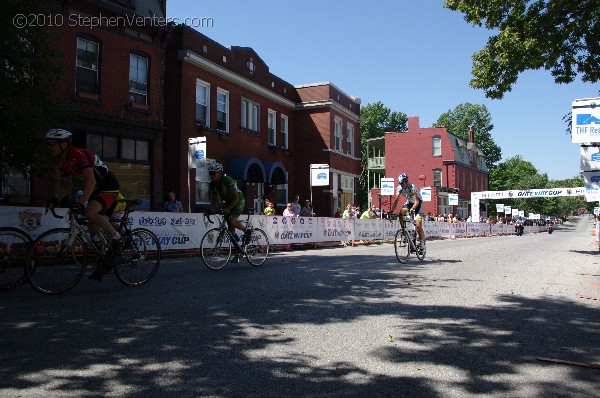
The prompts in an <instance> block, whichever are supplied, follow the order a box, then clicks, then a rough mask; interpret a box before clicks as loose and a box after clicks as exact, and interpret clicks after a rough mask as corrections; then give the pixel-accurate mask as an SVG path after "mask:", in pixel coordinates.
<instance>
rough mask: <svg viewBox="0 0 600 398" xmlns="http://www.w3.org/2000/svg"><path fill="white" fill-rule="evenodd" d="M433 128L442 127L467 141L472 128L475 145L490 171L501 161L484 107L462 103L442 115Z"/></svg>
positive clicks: (489, 119)
mask: <svg viewBox="0 0 600 398" xmlns="http://www.w3.org/2000/svg"><path fill="white" fill-rule="evenodd" d="M434 126H437V127H439V126H444V127H446V129H448V132H450V133H452V134H454V135H455V136H457V137H459V138H461V139H463V140H465V141H468V140H469V126H473V131H474V133H475V145H477V147H478V148H479V149H481V151H482V152H483V154H484V155H485V160H486V164H487V166H488V167H489V168H490V169H493V168H494V166H495V165H496V164H497V163H498V162H499V161H500V160H501V159H502V150H501V149H500V147H499V146H498V145H497V144H496V143H495V142H494V140H493V138H492V135H491V134H490V132H491V131H492V129H493V128H494V125H493V124H492V117H491V115H490V112H489V111H488V109H487V107H486V106H485V105H477V104H470V103H464V104H460V105H458V106H457V107H456V108H454V109H453V110H449V111H448V112H445V113H442V115H440V117H439V118H438V120H437V121H436V122H435V123H434Z"/></svg>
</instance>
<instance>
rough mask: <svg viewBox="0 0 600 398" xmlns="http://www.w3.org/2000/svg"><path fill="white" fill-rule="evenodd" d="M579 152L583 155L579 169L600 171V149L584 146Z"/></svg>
mask: <svg viewBox="0 0 600 398" xmlns="http://www.w3.org/2000/svg"><path fill="white" fill-rule="evenodd" d="M579 152H580V154H581V158H580V162H579V168H580V169H581V171H594V170H600V147H598V146H596V144H594V145H586V144H582V145H581V147H580V149H579Z"/></svg>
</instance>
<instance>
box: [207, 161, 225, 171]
mask: <svg viewBox="0 0 600 398" xmlns="http://www.w3.org/2000/svg"><path fill="white" fill-rule="evenodd" d="M208 171H209V172H211V171H223V165H222V164H221V163H219V162H214V163H211V164H209V165H208Z"/></svg>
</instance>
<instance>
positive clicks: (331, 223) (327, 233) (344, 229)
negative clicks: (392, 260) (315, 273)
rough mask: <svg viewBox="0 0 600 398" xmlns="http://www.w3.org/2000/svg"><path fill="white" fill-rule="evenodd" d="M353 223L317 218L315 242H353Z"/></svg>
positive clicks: (341, 219)
mask: <svg viewBox="0 0 600 398" xmlns="http://www.w3.org/2000/svg"><path fill="white" fill-rule="evenodd" d="M354 221H355V220H354V219H345V218H325V217H319V219H318V228H317V241H318V242H335V241H340V242H341V241H343V240H354ZM394 232H395V231H394ZM269 238H270V237H269Z"/></svg>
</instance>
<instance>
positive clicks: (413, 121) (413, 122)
mask: <svg viewBox="0 0 600 398" xmlns="http://www.w3.org/2000/svg"><path fill="white" fill-rule="evenodd" d="M418 129H419V117H418V116H409V117H408V131H413V130H418Z"/></svg>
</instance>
